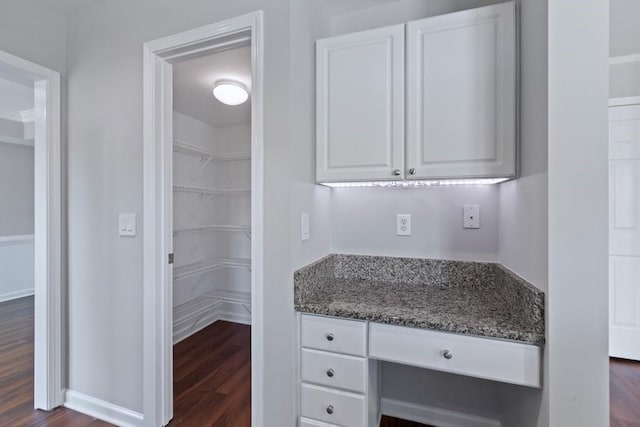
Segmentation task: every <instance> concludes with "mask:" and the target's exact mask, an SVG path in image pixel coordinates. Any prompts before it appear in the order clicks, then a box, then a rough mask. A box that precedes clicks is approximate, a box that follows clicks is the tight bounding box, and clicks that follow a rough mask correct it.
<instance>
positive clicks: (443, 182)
mask: <svg viewBox="0 0 640 427" xmlns="http://www.w3.org/2000/svg"><path fill="white" fill-rule="evenodd" d="M509 179H510V178H480V179H438V180H420V181H361V182H320V183H319V184H320V185H324V186H327V187H333V188H344V187H350V188H353V187H391V188H414V187H434V186H436V187H438V186H449V185H492V184H499V183H501V182H505V181H508V180H509Z"/></svg>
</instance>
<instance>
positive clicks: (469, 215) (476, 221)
mask: <svg viewBox="0 0 640 427" xmlns="http://www.w3.org/2000/svg"><path fill="white" fill-rule="evenodd" d="M463 226H464V228H480V206H478V205H464V220H463Z"/></svg>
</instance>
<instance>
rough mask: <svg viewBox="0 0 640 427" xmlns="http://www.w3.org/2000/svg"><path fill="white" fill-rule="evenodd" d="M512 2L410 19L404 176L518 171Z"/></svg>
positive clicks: (505, 174) (507, 174) (490, 174)
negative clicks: (421, 18)
mask: <svg viewBox="0 0 640 427" xmlns="http://www.w3.org/2000/svg"><path fill="white" fill-rule="evenodd" d="M515 22H516V20H515V4H514V3H513V2H511V3H503V4H498V5H495V6H488V7H482V8H478V9H470V10H465V11H462V12H456V13H451V14H448V15H442V16H436V17H432V18H427V19H423V20H419V21H413V22H410V23H408V24H407V153H406V167H407V173H406V176H407V178H409V179H425V178H426V179H429V178H431V179H433V178H481V177H513V176H515V174H516V28H515Z"/></svg>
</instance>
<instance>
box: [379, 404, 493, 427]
mask: <svg viewBox="0 0 640 427" xmlns="http://www.w3.org/2000/svg"><path fill="white" fill-rule="evenodd" d="M381 408H382V414H384V415H387V416H389V417H395V418H400V419H403V420H408V421H413V422H416V423H421V424H428V425H435V426H438V427H502V423H501V422H500V421H498V420H495V419H493V418H487V417H481V416H479V415H471V414H465V413H463V412H458V411H452V410H449V409H442V408H436V407H434V406H426V405H418V404H416V403H409V402H403V401H400V400H395V399H387V398H384V397H383V398H382V399H381Z"/></svg>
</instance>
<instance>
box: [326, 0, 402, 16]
mask: <svg viewBox="0 0 640 427" xmlns="http://www.w3.org/2000/svg"><path fill="white" fill-rule="evenodd" d="M394 1H399V0H325V3H326V5H327V13H328V14H329V15H331V16H334V15H342V14H344V13H349V12H353V11H354V10H359V9H368V8H370V7H374V6H379V5H381V4H385V3H391V2H394Z"/></svg>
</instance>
